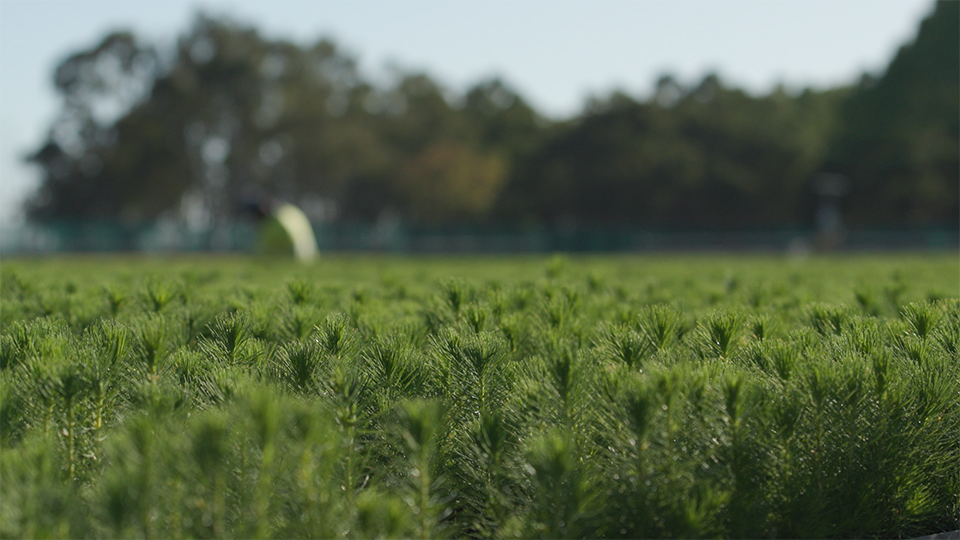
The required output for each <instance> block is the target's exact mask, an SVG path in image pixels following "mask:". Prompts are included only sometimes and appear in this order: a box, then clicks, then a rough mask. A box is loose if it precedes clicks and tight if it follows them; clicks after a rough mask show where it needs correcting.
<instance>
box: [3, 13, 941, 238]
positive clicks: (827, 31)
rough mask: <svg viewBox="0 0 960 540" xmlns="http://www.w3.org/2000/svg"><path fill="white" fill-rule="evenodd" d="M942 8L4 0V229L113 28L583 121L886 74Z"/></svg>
mask: <svg viewBox="0 0 960 540" xmlns="http://www.w3.org/2000/svg"><path fill="white" fill-rule="evenodd" d="M932 9H933V2H932V1H931V0H593V1H587V0H564V1H559V0H558V1H547V0H513V1H507V0H447V1H441V0H391V1H384V0H354V1H347V0H336V1H335V0H324V1H307V0H272V1H266V0H163V1H157V0H127V1H121V0H0V223H10V222H14V221H16V220H18V219H19V211H18V205H19V203H20V201H22V200H23V198H24V197H25V196H26V195H28V194H29V193H30V192H31V191H32V190H33V189H34V188H35V186H36V184H37V172H36V171H35V170H33V169H32V168H31V167H29V166H27V165H24V164H23V163H22V156H24V155H25V154H27V153H28V152H29V151H30V150H32V149H35V148H36V147H37V146H38V145H39V144H40V143H41V142H42V141H43V139H44V136H45V134H46V130H47V128H48V126H49V124H50V122H51V121H52V120H53V118H54V116H55V115H56V112H57V110H58V108H59V102H58V99H57V96H56V94H55V92H54V90H53V85H52V82H51V81H52V73H53V69H54V68H55V66H56V65H57V63H58V62H59V61H60V60H61V59H63V58H64V57H66V56H67V55H69V54H70V53H71V52H75V51H77V50H82V49H85V48H88V47H91V46H93V45H95V44H97V43H98V42H99V40H100V39H101V38H102V37H103V36H104V35H106V33H107V32H109V31H112V30H116V29H132V30H133V31H134V32H135V33H136V34H137V35H138V36H141V37H143V38H146V39H148V40H150V41H153V42H155V43H164V42H166V43H171V42H172V40H174V39H175V38H176V37H177V36H178V35H180V34H182V33H184V32H185V31H187V29H188V28H189V26H190V24H191V22H192V20H193V18H194V16H195V14H196V13H197V12H200V11H203V12H206V13H209V14H211V15H220V14H225V15H228V16H230V17H232V18H233V19H235V20H237V21H239V22H240V23H243V24H248V25H251V26H253V27H255V28H257V29H258V30H260V31H261V33H262V34H264V35H265V36H267V37H269V38H284V39H290V40H293V41H296V42H300V43H308V42H313V41H316V40H317V39H320V38H321V37H329V38H332V39H333V40H334V41H335V42H336V43H337V44H338V45H339V46H341V47H343V48H345V49H346V50H348V51H349V52H350V53H352V55H353V56H355V57H356V58H357V59H358V60H359V61H360V67H361V69H362V70H363V71H364V73H366V74H367V75H368V76H371V77H375V76H376V75H377V74H378V73H382V72H383V68H384V67H385V66H386V65H387V64H388V63H394V64H396V65H399V66H400V67H402V68H405V69H409V70H422V71H425V72H426V73H428V74H429V75H431V76H432V77H433V78H435V79H436V80H437V81H439V82H440V83H441V84H443V85H445V86H446V87H448V88H450V89H452V90H454V91H462V90H463V89H465V88H467V87H468V86H470V85H471V84H473V83H475V82H477V81H479V80H481V79H484V78H488V77H491V76H499V77H502V78H503V79H504V80H505V81H506V82H507V83H508V84H510V85H511V86H512V87H514V88H515V89H516V90H517V91H518V92H519V93H520V94H521V95H522V96H523V97H524V98H525V99H527V100H528V101H529V102H530V103H531V104H532V105H533V106H534V107H535V108H536V109H537V110H539V111H540V112H542V113H544V114H546V115H548V116H551V117H555V118H560V117H568V116H572V115H574V114H576V113H578V112H579V111H580V110H581V109H582V107H583V105H584V103H585V101H586V99H587V98H588V97H590V96H591V95H594V96H604V95H607V94H609V93H610V92H611V91H613V90H615V89H616V90H621V91H624V92H626V93H628V94H630V95H633V96H637V97H643V96H644V95H646V94H647V93H649V91H650V89H651V87H652V86H653V83H654V82H655V81H656V79H657V78H658V77H659V76H660V75H661V74H663V73H668V72H669V73H672V74H674V75H675V76H676V77H677V78H678V79H679V80H680V81H681V82H684V83H691V84H692V83H696V82H697V81H699V80H700V78H701V77H702V76H703V75H704V74H706V73H708V72H716V73H718V74H719V75H720V78H721V79H722V80H723V81H724V82H725V83H726V84H728V85H731V86H737V87H740V88H744V89H746V90H748V91H750V92H752V93H754V94H763V93H766V92H769V91H770V90H771V89H773V88H774V87H775V86H776V85H777V84H784V85H785V86H787V88H790V89H800V88H803V87H808V86H809V87H815V88H827V87H831V86H836V85H841V84H849V83H852V82H854V81H855V80H857V79H858V78H859V76H860V75H861V74H862V73H864V72H871V73H875V74H879V73H880V72H882V70H883V68H884V67H885V66H886V64H887V63H888V62H889V61H890V59H891V58H892V57H893V55H894V54H895V53H896V51H897V49H898V48H899V47H900V46H901V45H903V44H904V43H906V42H908V41H910V40H912V39H913V38H914V37H915V36H916V32H917V28H918V26H919V22H920V21H921V20H922V19H923V18H924V17H925V16H926V15H928V14H929V13H930V12H931V11H932Z"/></svg>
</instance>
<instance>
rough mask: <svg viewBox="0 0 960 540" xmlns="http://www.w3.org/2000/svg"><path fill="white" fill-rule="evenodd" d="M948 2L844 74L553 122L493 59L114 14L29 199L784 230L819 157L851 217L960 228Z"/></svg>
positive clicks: (138, 217)
mask: <svg viewBox="0 0 960 540" xmlns="http://www.w3.org/2000/svg"><path fill="white" fill-rule="evenodd" d="M958 9H960V4H958V3H956V2H939V3H937V4H936V8H935V10H934V11H933V12H932V13H931V15H930V16H929V17H928V18H927V19H925V20H924V21H923V23H922V25H921V27H920V29H919V32H918V35H917V37H916V39H915V40H914V41H913V42H911V43H908V44H906V45H904V46H903V48H902V49H901V50H900V51H899V53H898V54H897V55H896V57H895V58H894V59H893V60H892V62H891V63H890V65H889V67H888V68H887V70H886V72H885V73H883V74H882V75H880V76H871V75H864V77H863V79H862V80H861V82H860V83H858V84H855V85H852V86H849V87H840V88H834V89H828V90H821V91H816V90H811V89H807V90H804V91H802V92H799V93H797V92H788V91H786V90H784V89H782V88H778V89H776V90H775V91H773V92H771V93H769V94H768V95H763V96H753V95H749V94H747V93H745V92H743V91H742V90H740V89H737V88H733V87H730V86H728V85H726V84H725V83H724V82H723V80H722V79H721V77H720V76H718V75H716V74H708V75H706V76H704V77H703V78H702V80H701V81H699V82H698V83H696V84H691V85H685V84H683V83H682V82H680V81H677V80H676V79H675V78H673V77H671V76H669V75H665V76H663V77H662V78H660V80H659V81H657V84H656V87H655V91H654V92H653V93H652V95H651V96H650V97H649V98H646V99H639V98H636V97H633V96H630V95H628V94H626V93H623V92H613V93H611V94H610V95H608V96H606V97H602V98H598V99H593V100H591V101H590V102H589V103H587V105H586V106H585V108H584V110H583V111H582V112H581V113H580V114H578V115H577V116H576V117H574V118H570V119H567V120H562V121H551V120H548V119H546V118H545V117H544V116H542V115H541V114H539V113H538V112H537V111H536V110H534V108H532V107H531V106H530V105H529V104H528V103H527V102H526V101H525V100H524V99H523V97H522V96H521V95H519V93H518V92H516V91H515V90H514V89H513V88H511V86H510V85H509V84H508V83H506V82H505V81H502V80H498V79H489V80H483V81H480V82H478V83H477V84H475V85H474V86H473V87H471V88H468V89H467V90H466V91H464V92H463V93H456V92H452V91H450V90H449V89H447V88H445V87H444V86H443V85H442V84H440V83H439V82H438V81H436V80H435V79H433V78H432V77H431V76H430V75H429V74H426V73H418V72H408V71H404V70H402V69H395V70H394V72H393V73H392V77H391V78H390V80H389V81H387V82H378V83H374V82H372V81H370V80H368V79H367V78H365V77H364V75H363V74H362V73H361V72H360V70H359V69H358V67H357V60H356V59H355V58H354V57H352V56H351V55H350V54H348V53H346V52H345V51H343V50H342V49H341V48H339V47H338V46H337V44H336V43H334V42H333V41H330V40H328V39H322V40H319V41H317V42H315V43H312V44H307V45H304V44H297V43H292V42H289V41H284V40H276V39H268V38H266V37H264V36H263V35H261V34H260V33H259V32H258V31H257V30H256V29H255V28H253V27H250V26H247V25H243V24H240V23H237V22H235V21H231V20H226V19H218V18H211V17H208V16H204V15H200V16H198V17H197V18H196V20H195V21H194V23H193V25H192V26H191V28H190V29H189V30H188V31H186V32H185V33H184V34H183V35H181V36H180V37H179V39H178V40H177V41H176V44H175V45H174V46H173V47H172V48H163V47H159V46H156V45H153V44H150V43H147V42H145V41H143V40H142V39H140V38H139V37H138V36H136V35H134V34H133V33H130V32H117V33H113V34H110V35H108V36H106V37H105V38H104V39H103V40H102V41H101V42H100V43H98V44H96V45H95V46H93V47H91V48H90V49H88V50H85V51H80V52H77V53H75V54H73V55H71V56H69V57H68V58H67V59H66V60H64V61H63V62H62V63H61V64H60V65H59V66H58V67H57V69H56V71H55V74H54V83H55V85H56V88H57V91H58V92H59V94H60V95H61V97H62V109H61V112H60V114H59V116H58V118H57V119H56V121H55V122H54V123H53V124H52V126H51V127H50V130H49V136H48V138H47V140H46V142H45V143H44V144H43V145H42V146H41V147H40V148H38V149H37V150H36V151H34V152H33V153H32V154H31V155H30V158H29V159H30V160H31V161H32V162H34V163H35V164H37V165H38V166H39V167H40V168H41V170H42V184H41V187H40V189H39V190H38V191H37V193H36V194H35V196H34V197H33V198H32V199H31V200H29V201H28V204H27V210H28V215H29V216H30V218H31V219H33V220H36V221H48V220H57V219H81V220H120V221H122V222H130V223H136V222H143V221H150V220H155V219H158V218H164V217H165V218H172V219H179V220H183V221H185V222H187V223H189V224H190V225H192V226H196V227H211V226H215V225H216V224H217V223H220V222H224V221H228V220H231V219H233V218H234V213H235V212H236V209H237V208H239V206H240V202H241V199H242V198H243V197H245V196H249V194H250V193H253V192H256V193H269V194H271V195H273V196H274V197H277V198H279V199H284V200H287V201H290V202H294V203H296V204H299V205H300V206H301V207H302V208H304V210H305V211H306V212H307V214H308V215H309V216H310V218H311V219H313V220H315V221H341V222H349V221H372V220H375V219H377V218H378V216H382V215H384V213H387V214H390V215H395V216H399V217H400V218H401V219H402V220H404V221H405V222H408V223H412V224H422V225H428V226H436V225H448V224H461V223H485V222H497V223H512V224H515V225H520V224H530V223H540V224H553V223H577V224H618V225H629V226H642V227H663V228H680V229H704V228H711V229H717V228H720V229H755V228H778V227H779V228H782V227H797V226H806V225H809V224H810V223H812V222H813V219H814V209H815V206H816V194H815V192H814V189H813V182H814V179H815V178H816V176H817V175H818V174H820V173H823V172H829V173H839V174H842V175H845V176H846V177H847V178H849V180H850V184H851V189H850V191H849V193H848V195H847V196H846V197H845V198H844V202H843V204H844V219H845V221H846V222H847V223H848V224H849V225H851V226H893V227H903V226H954V225H956V224H957V223H958V221H960V211H958V206H960V201H958V199H960V195H958V185H960V179H958V169H960V156H958V148H960V125H958V123H960V112H958V103H960V96H958V88H960V59H958V47H957V43H958V42H960V31H958V21H960V12H958ZM168 49H169V50H168Z"/></svg>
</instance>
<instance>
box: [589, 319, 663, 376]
mask: <svg viewBox="0 0 960 540" xmlns="http://www.w3.org/2000/svg"><path fill="white" fill-rule="evenodd" d="M597 348H598V351H599V352H600V354H601V355H602V357H603V358H606V359H609V360H611V361H613V362H615V363H622V364H624V365H627V366H629V367H631V368H639V367H640V365H641V363H642V362H643V360H644V359H645V358H646V357H647V356H648V355H649V354H650V352H651V350H652V349H653V345H652V343H651V341H650V340H649V339H645V338H644V337H643V336H641V335H640V334H638V333H637V332H636V331H634V330H633V329H631V328H629V327H627V326H624V325H619V326H612V327H607V328H606V329H605V330H604V331H601V333H600V339H599V342H598V343H597Z"/></svg>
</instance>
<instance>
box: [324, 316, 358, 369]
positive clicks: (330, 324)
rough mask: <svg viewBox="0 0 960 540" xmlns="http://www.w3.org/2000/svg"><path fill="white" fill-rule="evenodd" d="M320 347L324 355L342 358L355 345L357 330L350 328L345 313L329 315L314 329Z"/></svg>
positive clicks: (348, 319) (351, 350)
mask: <svg viewBox="0 0 960 540" xmlns="http://www.w3.org/2000/svg"><path fill="white" fill-rule="evenodd" d="M315 330H316V332H317V335H316V337H317V339H318V341H319V344H320V347H321V348H322V350H323V352H324V353H325V354H328V355H330V356H333V357H336V358H343V357H344V356H345V355H347V354H349V353H352V352H353V350H354V349H355V347H356V345H357V338H356V332H357V330H356V329H355V328H353V327H351V326H350V317H349V316H347V314H346V313H331V314H330V315H327V317H326V318H325V319H324V320H323V323H321V324H320V325H318V326H317V327H316V328H315Z"/></svg>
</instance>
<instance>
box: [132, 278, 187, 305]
mask: <svg viewBox="0 0 960 540" xmlns="http://www.w3.org/2000/svg"><path fill="white" fill-rule="evenodd" d="M178 296H179V293H178V286H177V285H176V284H174V283H171V282H169V281H163V280H161V279H158V278H152V279H149V280H147V282H146V283H145V284H144V287H143V290H142V291H141V293H140V297H141V301H142V302H143V304H144V305H145V306H146V308H147V309H148V310H150V311H152V312H154V313H160V312H161V311H163V309H164V308H165V307H167V306H168V305H170V303H172V302H173V301H174V300H176V299H177V298H178Z"/></svg>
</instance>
